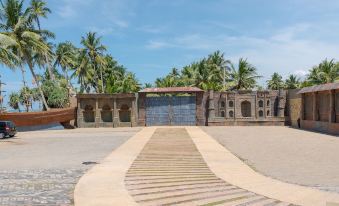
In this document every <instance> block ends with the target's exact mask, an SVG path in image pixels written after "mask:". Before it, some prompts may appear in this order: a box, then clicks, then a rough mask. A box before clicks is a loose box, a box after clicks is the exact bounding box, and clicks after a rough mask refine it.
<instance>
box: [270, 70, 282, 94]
mask: <svg viewBox="0 0 339 206" xmlns="http://www.w3.org/2000/svg"><path fill="white" fill-rule="evenodd" d="M267 86H268V88H269V89H273V90H279V89H282V88H283V87H284V81H283V79H282V76H281V75H279V74H278V73H277V72H274V73H273V75H272V76H271V79H270V80H268V81H267Z"/></svg>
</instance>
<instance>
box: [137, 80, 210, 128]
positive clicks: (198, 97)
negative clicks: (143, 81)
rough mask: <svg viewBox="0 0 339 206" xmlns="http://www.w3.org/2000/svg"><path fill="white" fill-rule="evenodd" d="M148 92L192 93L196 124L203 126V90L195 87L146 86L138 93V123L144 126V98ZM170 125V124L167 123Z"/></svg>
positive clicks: (204, 123) (204, 120) (204, 122)
mask: <svg viewBox="0 0 339 206" xmlns="http://www.w3.org/2000/svg"><path fill="white" fill-rule="evenodd" d="M148 94H192V95H195V105H196V112H195V114H196V126H205V125H206V119H205V115H204V114H205V109H204V104H203V98H204V91H203V90H201V89H199V88H197V87H165V88H146V89H143V90H141V91H140V92H139V94H138V114H139V115H138V125H139V126H146V98H147V95H148ZM169 126H170V125H169Z"/></svg>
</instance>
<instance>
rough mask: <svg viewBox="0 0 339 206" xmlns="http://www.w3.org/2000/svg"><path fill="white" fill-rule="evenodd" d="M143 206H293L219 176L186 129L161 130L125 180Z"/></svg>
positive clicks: (147, 145) (143, 151) (149, 143)
mask: <svg viewBox="0 0 339 206" xmlns="http://www.w3.org/2000/svg"><path fill="white" fill-rule="evenodd" d="M125 186H126V188H127V190H128V191H129V193H130V195H131V196H132V197H133V198H134V200H135V201H136V202H137V203H138V204H140V205H146V206H147V205H205V206H214V205H242V206H244V205H252V206H254V205H257V206H264V205H267V206H269V205H271V206H275V205H277V206H278V205H279V206H287V205H292V204H289V203H285V202H281V201H279V200H275V199H270V198H267V197H265V196H262V195H258V194H255V193H253V192H250V191H247V190H245V189H242V188H239V187H237V186H234V185H232V184H229V183H227V182H225V181H224V180H222V179H220V178H218V177H217V176H215V174H214V173H213V172H211V170H210V169H209V168H208V166H207V164H206V163H205V161H204V159H203V157H202V156H201V154H200V152H199V151H198V150H197V148H196V146H195V144H194V143H193V141H192V139H191V137H190V136H189V134H188V133H187V131H186V130H185V129H184V128H173V129H157V130H156V132H155V133H154V135H153V136H152V137H151V139H150V140H149V142H148V143H147V144H146V145H145V147H144V148H143V150H142V151H141V153H140V154H139V156H138V157H137V159H136V160H135V161H134V162H133V164H132V165H131V167H130V169H129V170H128V172H127V174H126V176H125Z"/></svg>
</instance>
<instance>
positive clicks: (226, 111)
mask: <svg viewBox="0 0 339 206" xmlns="http://www.w3.org/2000/svg"><path fill="white" fill-rule="evenodd" d="M224 94H225V107H224V110H225V117H224V118H225V119H227V116H228V110H227V106H228V102H227V92H224Z"/></svg>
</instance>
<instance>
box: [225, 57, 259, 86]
mask: <svg viewBox="0 0 339 206" xmlns="http://www.w3.org/2000/svg"><path fill="white" fill-rule="evenodd" d="M259 78H261V76H259V75H258V74H257V69H256V68H255V67H254V66H252V65H251V64H250V63H248V62H247V60H246V59H242V58H240V59H239V63H238V66H237V67H235V66H234V64H231V72H230V79H229V81H230V83H231V85H232V87H231V89H232V90H242V89H252V88H254V87H255V86H256V84H257V79H259Z"/></svg>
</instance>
